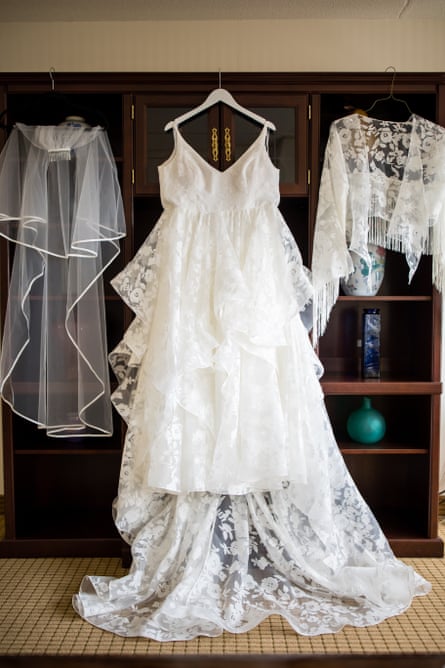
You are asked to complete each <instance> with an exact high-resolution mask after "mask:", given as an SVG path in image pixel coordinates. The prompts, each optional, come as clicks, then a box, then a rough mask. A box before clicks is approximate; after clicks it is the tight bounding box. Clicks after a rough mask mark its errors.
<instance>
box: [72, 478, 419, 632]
mask: <svg viewBox="0 0 445 668" xmlns="http://www.w3.org/2000/svg"><path fill="white" fill-rule="evenodd" d="M340 477H343V480H342V481H341V480H338V481H337V483H338V486H337V487H336V488H331V489H330V492H331V494H330V495H329V493H328V494H326V493H325V492H326V490H325V492H324V493H323V495H321V497H322V498H321V499H317V498H316V497H314V496H312V494H311V493H310V492H309V494H308V490H307V488H306V486H305V485H297V484H294V485H289V486H287V487H285V488H284V489H282V490H277V491H274V492H268V493H260V492H257V493H252V494H248V495H241V496H227V495H223V496H219V495H212V494H207V493H202V494H201V493H191V494H184V495H168V494H157V493H148V492H147V494H146V497H145V504H144V506H142V504H138V506H137V508H142V507H143V508H144V512H143V513H142V514H141V513H138V511H137V510H135V507H134V506H131V505H129V506H128V507H127V509H126V511H125V512H124V517H122V516H121V518H120V522H121V524H124V525H125V524H126V523H127V528H128V524H131V525H132V531H133V532H134V533H135V535H134V542H133V547H132V554H133V564H132V567H131V569H130V571H129V573H128V575H126V576H124V577H123V578H119V579H113V578H110V577H100V576H89V577H85V578H84V580H83V582H82V586H81V589H80V593H79V594H77V595H76V596H75V597H74V601H73V604H74V608H75V609H76V610H77V612H78V613H79V614H80V615H81V616H83V617H85V618H86V619H88V621H89V622H90V623H92V624H93V625H96V626H98V627H100V628H103V629H105V630H108V631H112V632H113V633H116V634H118V635H122V636H144V637H147V638H152V639H155V640H159V641H171V640H189V639H191V638H194V637H196V636H197V635H206V636H217V635H219V634H221V633H222V632H223V631H224V630H226V631H230V632H232V633H241V632H244V631H248V630H250V629H252V628H253V627H254V626H256V625H257V624H259V623H260V622H261V621H262V620H263V619H264V618H265V617H267V616H268V615H270V614H273V613H275V614H280V615H282V616H283V617H285V618H286V619H287V621H288V622H289V624H290V625H291V626H292V628H293V629H294V630H295V631H297V632H298V633H301V634H303V635H316V634H322V633H333V632H337V631H339V630H341V628H342V627H343V626H344V625H348V624H349V625H353V626H359V627H360V626H368V625H372V624H376V623H378V622H380V621H382V620H383V619H386V618H387V617H390V616H392V615H396V614H399V613H401V612H402V611H403V610H405V609H406V608H407V607H408V606H409V604H410V603H411V600H412V597H413V596H414V595H419V594H425V593H427V592H428V591H429V585H428V583H427V582H425V581H424V580H423V579H422V578H421V577H420V576H419V575H417V574H416V573H415V572H414V571H413V570H412V569H411V568H409V567H408V566H406V565H404V564H403V563H402V562H400V561H398V560H397V559H395V557H394V556H393V555H392V552H391V550H390V548H389V546H388V544H387V542H386V540H385V538H384V536H383V534H382V533H381V530H380V528H379V526H378V524H377V522H376V521H375V520H374V518H373V516H372V514H371V513H370V512H369V510H368V508H367V506H366V504H365V503H364V502H363V501H362V500H361V499H360V497H358V496H357V494H356V492H355V491H354V490H353V488H352V484H351V481H350V480H349V479H348V475H347V474H345V475H344V476H340ZM326 496H328V497H329V496H330V497H331V501H330V503H329V510H330V512H329V513H327V514H325V511H326V510H327V507H326V503H325V499H326ZM308 499H312V501H313V504H315V507H314V505H311V503H308ZM140 500H142V499H140ZM322 506H325V507H324V508H323V507H322ZM319 511H320V512H321V514H318V513H319ZM136 516H138V517H136ZM117 520H118V525H119V517H118V518H117ZM136 525H137V526H138V529H136Z"/></svg>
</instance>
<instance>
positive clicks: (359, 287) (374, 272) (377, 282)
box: [341, 244, 386, 297]
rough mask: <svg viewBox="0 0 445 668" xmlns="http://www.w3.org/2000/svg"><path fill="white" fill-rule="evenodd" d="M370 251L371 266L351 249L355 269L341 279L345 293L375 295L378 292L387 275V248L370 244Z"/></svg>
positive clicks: (365, 295) (359, 295) (360, 295)
mask: <svg viewBox="0 0 445 668" xmlns="http://www.w3.org/2000/svg"><path fill="white" fill-rule="evenodd" d="M368 253H369V256H370V258H371V267H369V266H368V265H367V263H366V262H365V261H364V259H363V258H362V257H360V256H359V255H357V253H355V252H354V251H350V255H351V259H352V262H353V265H354V271H353V272H352V274H350V275H349V276H348V278H345V279H342V281H341V287H342V288H343V292H344V293H345V295H350V296H352V297H373V296H374V295H376V294H377V293H378V291H379V289H380V286H381V285H382V281H383V277H384V275H385V260H386V250H385V249H384V248H383V247H382V246H376V245H375V244H369V245H368Z"/></svg>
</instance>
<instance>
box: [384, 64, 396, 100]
mask: <svg viewBox="0 0 445 668" xmlns="http://www.w3.org/2000/svg"><path fill="white" fill-rule="evenodd" d="M390 70H392V72H393V75H392V79H391V88H390V90H389V94H390V96H391V97H393V95H394V85H395V83H396V74H397V70H396V68H395V67H394V65H388V67H387V68H386V69H385V72H389V71H390Z"/></svg>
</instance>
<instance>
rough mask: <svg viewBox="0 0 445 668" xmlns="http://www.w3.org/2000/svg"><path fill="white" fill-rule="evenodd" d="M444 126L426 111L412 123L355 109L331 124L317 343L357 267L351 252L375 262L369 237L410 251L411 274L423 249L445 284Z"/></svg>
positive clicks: (318, 260)
mask: <svg viewBox="0 0 445 668" xmlns="http://www.w3.org/2000/svg"><path fill="white" fill-rule="evenodd" d="M444 193H445V130H444V129H443V128H441V127H440V126H439V125H437V124H435V123H432V122H431V121H428V120H426V119H424V118H421V117H420V116H416V115H413V116H412V117H411V118H410V119H409V120H408V121H406V122H394V121H381V120H376V119H373V118H369V117H366V116H363V115H360V114H352V115H351V116H347V117H345V118H341V119H339V120H337V121H335V122H334V123H333V124H332V125H331V128H330V133H329V139H328V144H327V147H326V153H325V160H324V165H323V172H322V177H321V183H320V192H319V202H318V209H317V219H316V226H315V236H314V250H313V260H312V272H313V283H314V289H315V304H314V318H315V322H314V341H315V342H316V340H317V338H318V336H320V335H321V334H322V333H323V331H324V328H325V326H326V323H327V319H328V317H329V312H330V310H331V308H332V306H333V304H334V303H335V300H336V299H337V296H338V287H339V279H340V278H343V277H347V276H348V275H349V274H350V273H351V272H352V270H353V267H352V262H351V258H350V255H349V250H353V251H355V252H356V253H358V254H359V255H360V256H361V257H363V259H364V260H365V262H367V263H369V262H370V259H369V255H368V251H367V245H368V243H374V244H379V245H382V246H384V247H386V248H389V249H393V250H397V251H401V252H403V253H404V254H405V256H406V260H407V263H408V267H409V280H411V279H412V277H413V275H414V273H415V271H416V269H417V266H418V264H419V261H420V258H421V256H422V254H423V253H430V254H432V255H433V280H434V283H435V285H436V286H437V288H438V289H439V290H443V288H444V284H445V236H444V233H443V231H442V230H443V228H444V225H445V207H444V202H445V197H444Z"/></svg>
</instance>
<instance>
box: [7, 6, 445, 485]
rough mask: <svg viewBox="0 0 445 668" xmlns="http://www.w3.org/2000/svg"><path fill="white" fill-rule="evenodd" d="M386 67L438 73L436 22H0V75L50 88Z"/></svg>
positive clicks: (442, 55) (444, 26)
mask: <svg viewBox="0 0 445 668" xmlns="http://www.w3.org/2000/svg"><path fill="white" fill-rule="evenodd" d="M0 21H1V12H0ZM389 66H393V67H395V68H396V70H397V71H399V72H402V71H405V72H416V71H417V72H433V71H439V72H442V71H445V21H437V20H415V21H414V20H411V21H410V20H403V19H401V20H362V21H358V20H335V21H332V20H295V21H273V20H268V21H259V20H251V21H218V22H210V21H157V22H148V21H141V22H131V21H129V22H88V23H85V22H82V23H81V22H78V23H77V22H53V23H31V22H29V23H0V71H3V72H42V71H43V72H45V71H49V69H50V68H51V67H54V68H55V70H56V84H57V71H59V72H63V71H65V72H94V71H98V72H111V71H119V72H127V71H128V72H133V71H134V72H137V71H139V72H144V71H146V72H150V71H158V72H183V71H192V72H195V71H196V72H199V71H214V72H218V71H221V73H222V81H223V84H224V72H225V71H226V72H237V71H239V72H241V71H242V72H253V71H256V72H268V71H269V72H271V71H282V72H285V71H290V72H292V71H295V72H305V71H313V72H329V71H337V72H353V71H355V72H372V71H375V72H384V71H385V69H386V68H387V67H389ZM216 84H217V81H215V85H216ZM443 431H444V434H445V429H444V430H443ZM442 441H443V448H442V449H443V450H444V451H445V437H443V439H442ZM442 460H443V463H442V483H441V484H442V487H445V456H444V457H443V458H442ZM0 464H1V462H0ZM2 478H3V476H1V480H2ZM2 484H3V483H2V482H1V483H0V485H2ZM0 493H2V487H1V486H0Z"/></svg>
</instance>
